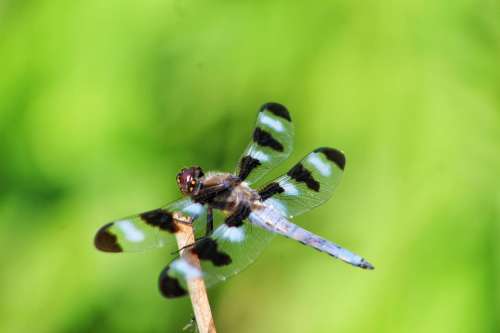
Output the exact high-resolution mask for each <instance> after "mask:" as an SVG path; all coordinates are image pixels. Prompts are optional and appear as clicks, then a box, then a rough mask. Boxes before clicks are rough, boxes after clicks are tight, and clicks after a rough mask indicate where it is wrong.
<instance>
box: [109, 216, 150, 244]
mask: <svg viewBox="0 0 500 333" xmlns="http://www.w3.org/2000/svg"><path fill="white" fill-rule="evenodd" d="M116 226H117V227H118V229H120V231H121V232H123V235H124V236H125V238H126V239H127V240H128V241H130V242H134V243H138V242H142V241H143V240H144V238H145V237H144V233H143V232H142V231H141V230H140V229H138V228H137V227H136V226H135V225H134V224H133V223H132V222H130V221H127V220H123V221H118V222H116Z"/></svg>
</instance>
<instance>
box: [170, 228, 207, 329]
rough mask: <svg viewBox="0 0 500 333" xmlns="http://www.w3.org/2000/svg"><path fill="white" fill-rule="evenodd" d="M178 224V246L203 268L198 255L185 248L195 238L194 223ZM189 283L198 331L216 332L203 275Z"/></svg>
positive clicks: (187, 257)
mask: <svg viewBox="0 0 500 333" xmlns="http://www.w3.org/2000/svg"><path fill="white" fill-rule="evenodd" d="M179 220H180V219H179ZM177 225H178V227H179V232H177V233H176V234H175V235H176V238H177V246H178V247H179V249H180V250H181V249H182V250H181V251H180V254H181V256H182V257H183V258H185V259H186V260H187V261H188V262H189V263H190V264H191V265H193V266H195V267H197V268H198V269H201V267H200V260H199V259H198V257H196V256H195V255H193V254H192V253H191V252H189V251H188V250H186V248H185V247H186V246H188V245H190V244H192V243H193V241H194V239H195V236H194V232H193V227H192V225H191V224H186V223H179V222H177ZM187 284H188V291H189V296H190V297H191V303H192V304H193V311H194V316H195V319H196V325H197V326H198V331H199V332H200V333H216V330H215V324H214V320H213V318H212V311H211V310H210V303H209V302H208V295H207V289H206V287H205V282H204V281H203V277H199V278H194V279H188V280H187Z"/></svg>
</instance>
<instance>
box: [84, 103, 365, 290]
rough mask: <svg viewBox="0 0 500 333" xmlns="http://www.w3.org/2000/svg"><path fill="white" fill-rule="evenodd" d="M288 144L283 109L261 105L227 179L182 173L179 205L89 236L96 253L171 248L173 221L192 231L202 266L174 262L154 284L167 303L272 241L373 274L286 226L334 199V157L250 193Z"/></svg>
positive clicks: (310, 162) (221, 277)
mask: <svg viewBox="0 0 500 333" xmlns="http://www.w3.org/2000/svg"><path fill="white" fill-rule="evenodd" d="M293 137H294V127H293V124H292V119H291V116H290V112H289V111H288V110H287V108H286V107H285V106H283V105H281V104H279V103H266V104H264V105H263V106H262V107H261V108H260V109H259V110H258V116H257V122H256V126H255V128H254V130H253V133H252V137H251V141H250V143H249V144H248V146H247V148H246V149H245V151H244V152H243V154H242V156H241V158H240V160H239V163H238V164H237V166H236V168H235V171H234V172H233V173H225V172H207V173H205V172H204V171H203V170H202V168H201V167H199V166H192V167H189V168H184V169H182V170H181V171H180V172H179V173H178V174H177V178H176V179H177V185H178V187H179V190H180V192H181V193H182V195H183V196H182V198H181V199H179V200H176V201H174V202H171V203H169V204H167V205H165V206H163V207H161V208H158V209H154V210H150V211H147V212H144V213H141V214H137V215H133V216H129V217H125V218H122V219H119V220H116V221H113V222H111V223H108V224H106V225H104V226H103V227H101V228H100V229H99V230H98V232H97V234H96V235H95V239H94V244H95V246H96V248H97V249H99V250H101V251H104V252H137V251H144V250H149V249H156V248H160V247H162V246H165V245H166V244H169V243H172V241H174V242H175V234H176V233H178V232H180V229H179V225H178V223H179V222H181V223H187V224H190V225H192V227H193V229H194V234H195V237H194V239H193V241H192V243H191V244H190V245H188V246H187V248H185V249H184V250H186V251H189V253H190V254H191V255H192V256H195V257H196V258H197V259H198V260H199V262H200V265H195V264H193V262H192V261H189V260H187V259H186V258H185V256H181V255H177V256H176V257H175V258H173V260H172V261H171V262H170V263H169V264H168V265H167V266H166V267H165V268H164V269H163V270H162V272H161V273H160V276H159V281H158V284H159V289H160V292H161V294H162V295H163V296H165V297H167V298H176V297H181V296H185V295H187V293H188V292H187V290H188V289H187V285H188V283H189V281H190V280H191V279H196V278H203V279H204V281H205V284H206V286H207V287H210V286H213V285H215V284H217V283H219V282H222V281H225V280H226V279H228V278H229V277H231V276H234V275H235V274H237V273H239V272H240V271H242V270H243V269H244V268H246V267H247V266H248V265H250V264H251V263H252V262H254V260H255V259H256V258H257V256H258V255H259V254H260V253H261V252H262V250H263V249H264V248H265V247H266V245H267V244H268V243H269V242H270V241H271V240H272V239H273V237H274V236H275V235H281V236H285V237H288V238H290V239H293V240H295V241H298V242H300V243H302V244H303V245H306V246H308V247H311V248H314V249H316V250H318V251H320V252H324V253H326V254H328V255H330V256H332V257H334V258H337V259H340V260H341V261H344V262H346V263H348V264H351V265H353V266H356V267H359V268H363V269H373V268H374V267H373V265H371V264H370V263H369V262H368V261H367V260H365V259H364V258H362V257H361V256H359V255H357V254H355V253H353V252H351V251H349V250H347V249H345V248H343V247H341V246H339V245H337V244H335V243H333V242H330V241H328V240H327V239H325V238H323V237H320V236H318V235H316V234H314V233H312V232H310V231H308V230H306V229H304V228H302V227H300V226H298V225H296V224H294V223H292V222H291V219H292V218H294V217H296V216H299V215H301V214H303V213H305V212H307V211H309V210H311V209H313V208H314V207H317V206H319V205H321V204H323V203H324V202H325V201H327V200H328V199H329V198H330V197H331V196H332V194H333V192H334V190H335V189H336V188H337V187H338V185H339V183H340V180H341V178H342V175H343V173H344V168H345V165H346V158H345V155H344V154H343V153H342V152H341V151H340V150H338V149H334V148H329V147H320V148H317V149H315V150H313V151H312V152H311V153H309V154H308V155H307V156H305V157H304V158H303V159H302V160H300V161H299V162H298V163H297V164H295V165H294V166H293V167H292V168H291V169H290V170H289V171H288V172H287V173H285V174H283V175H282V176H280V177H278V178H276V179H274V180H273V181H271V182H269V183H267V184H266V185H264V186H261V187H259V188H257V187H254V186H252V184H255V183H256V182H257V181H258V180H260V179H261V178H262V177H263V176H265V175H266V174H267V173H268V172H269V171H271V170H272V169H274V168H275V167H277V166H278V165H279V164H281V163H282V162H284V161H285V160H286V159H287V158H288V156H289V155H290V153H291V152H292V148H293V147H292V145H293Z"/></svg>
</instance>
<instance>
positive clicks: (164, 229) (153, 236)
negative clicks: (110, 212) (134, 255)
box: [94, 198, 206, 252]
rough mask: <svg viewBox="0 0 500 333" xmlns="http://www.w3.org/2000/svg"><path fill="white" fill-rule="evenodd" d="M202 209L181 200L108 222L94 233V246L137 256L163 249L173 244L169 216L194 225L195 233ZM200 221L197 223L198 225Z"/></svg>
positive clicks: (106, 250)
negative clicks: (183, 218)
mask: <svg viewBox="0 0 500 333" xmlns="http://www.w3.org/2000/svg"><path fill="white" fill-rule="evenodd" d="M205 210H206V209H205V207H204V206H202V205H200V204H198V203H195V202H193V201H191V199H190V198H183V199H180V200H177V201H174V202H171V203H169V204H167V205H165V206H163V207H161V208H158V209H155V210H151V211H148V212H144V213H141V214H137V215H133V216H128V217H125V218H122V219H119V220H116V221H113V222H110V223H108V224H106V225H104V226H103V227H101V228H100V229H99V231H97V233H96V235H95V238H94V244H95V246H96V248H97V249H99V250H101V251H104V252H140V251H145V250H149V249H155V248H159V247H162V246H164V245H165V244H167V243H171V242H174V241H175V237H174V236H173V234H175V233H176V232H177V231H178V228H177V226H176V224H175V222H174V219H173V214H174V213H175V212H180V213H182V214H183V215H184V216H189V217H191V218H192V220H193V221H194V222H193V223H194V224H195V225H194V226H195V229H202V225H203V223H202V221H203V219H202V218H200V219H198V218H199V217H200V216H201V215H203V214H204V213H205ZM198 221H200V222H201V223H198Z"/></svg>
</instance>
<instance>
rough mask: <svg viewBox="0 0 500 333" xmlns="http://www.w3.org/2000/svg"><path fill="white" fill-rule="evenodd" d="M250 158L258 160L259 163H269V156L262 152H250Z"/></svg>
mask: <svg viewBox="0 0 500 333" xmlns="http://www.w3.org/2000/svg"><path fill="white" fill-rule="evenodd" d="M250 156H252V157H253V158H255V159H257V160H259V161H260V162H267V161H269V156H268V155H267V154H266V153H264V152H262V151H260V150H252V151H251V152H250Z"/></svg>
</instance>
